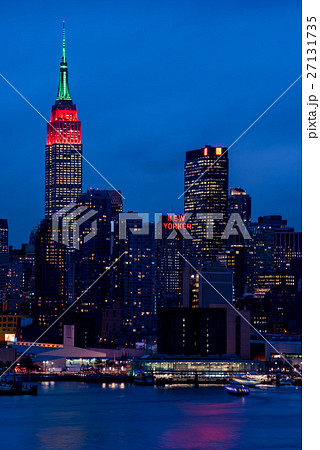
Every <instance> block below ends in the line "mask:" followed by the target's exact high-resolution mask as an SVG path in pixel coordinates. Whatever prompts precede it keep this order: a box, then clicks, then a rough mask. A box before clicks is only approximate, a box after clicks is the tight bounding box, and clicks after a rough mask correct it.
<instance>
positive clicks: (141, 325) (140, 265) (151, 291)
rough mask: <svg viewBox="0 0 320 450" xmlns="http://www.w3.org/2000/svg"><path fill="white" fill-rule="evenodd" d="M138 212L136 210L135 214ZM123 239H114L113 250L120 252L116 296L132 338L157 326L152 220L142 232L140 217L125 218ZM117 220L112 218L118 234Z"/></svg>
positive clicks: (140, 335)
mask: <svg viewBox="0 0 320 450" xmlns="http://www.w3.org/2000/svg"><path fill="white" fill-rule="evenodd" d="M137 216H138V214H137ZM126 227H127V235H126V239H118V238H117V239H116V241H117V242H116V246H115V248H116V249H117V250H116V254H118V255H122V253H123V252H125V254H124V255H123V256H122V257H121V258H120V260H119V261H118V263H117V264H116V266H115V273H116V275H117V281H116V283H115V284H116V297H117V299H120V300H122V301H123V319H124V332H125V335H126V336H127V339H131V342H134V341H136V340H138V339H141V338H146V337H148V336H151V335H152V334H154V333H155V327H156V281H155V278H156V265H155V260H156V257H155V252H156V239H155V238H154V223H149V231H148V233H147V234H141V233H140V231H139V230H140V229H141V227H142V220H141V219H139V218H132V219H131V218H130V219H129V220H127V222H126ZM118 230H119V221H116V222H115V234H116V235H117V236H119V234H118Z"/></svg>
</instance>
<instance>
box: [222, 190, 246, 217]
mask: <svg viewBox="0 0 320 450" xmlns="http://www.w3.org/2000/svg"><path fill="white" fill-rule="evenodd" d="M232 213H238V214H240V216H241V219H242V220H243V222H244V223H247V222H251V197H250V195H249V194H247V192H246V191H245V190H244V189H241V188H230V194H229V197H228V216H230V214H232Z"/></svg>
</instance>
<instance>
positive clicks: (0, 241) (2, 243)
mask: <svg viewBox="0 0 320 450" xmlns="http://www.w3.org/2000/svg"><path fill="white" fill-rule="evenodd" d="M8 235H9V228H8V221H7V219H0V254H4V255H7V254H8V253H9V244H8Z"/></svg>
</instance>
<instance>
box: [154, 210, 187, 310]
mask: <svg viewBox="0 0 320 450" xmlns="http://www.w3.org/2000/svg"><path fill="white" fill-rule="evenodd" d="M170 217H171V218H170ZM174 217H181V215H180V216H173V215H171V216H170V215H168V216H162V218H161V221H159V222H158V223H157V224H156V227H157V231H158V237H160V236H161V238H160V239H157V240H156V266H157V276H156V294H157V308H159V307H160V308H161V307H172V306H181V305H182V266H183V258H182V257H181V256H180V255H179V253H180V254H181V253H182V251H183V236H182V234H181V233H180V232H179V231H174V225H175V222H174Z"/></svg>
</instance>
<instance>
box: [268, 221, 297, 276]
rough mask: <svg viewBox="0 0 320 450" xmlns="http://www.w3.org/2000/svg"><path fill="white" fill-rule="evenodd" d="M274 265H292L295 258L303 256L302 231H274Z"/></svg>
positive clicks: (279, 266) (277, 266)
mask: <svg viewBox="0 0 320 450" xmlns="http://www.w3.org/2000/svg"><path fill="white" fill-rule="evenodd" d="M274 240H275V243H274V265H275V267H276V268H284V267H286V266H290V263H291V262H292V261H293V260H296V259H299V258H301V257H302V233H301V232H297V231H287V230H285V229H284V230H283V229H282V230H277V231H275V233H274Z"/></svg>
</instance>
